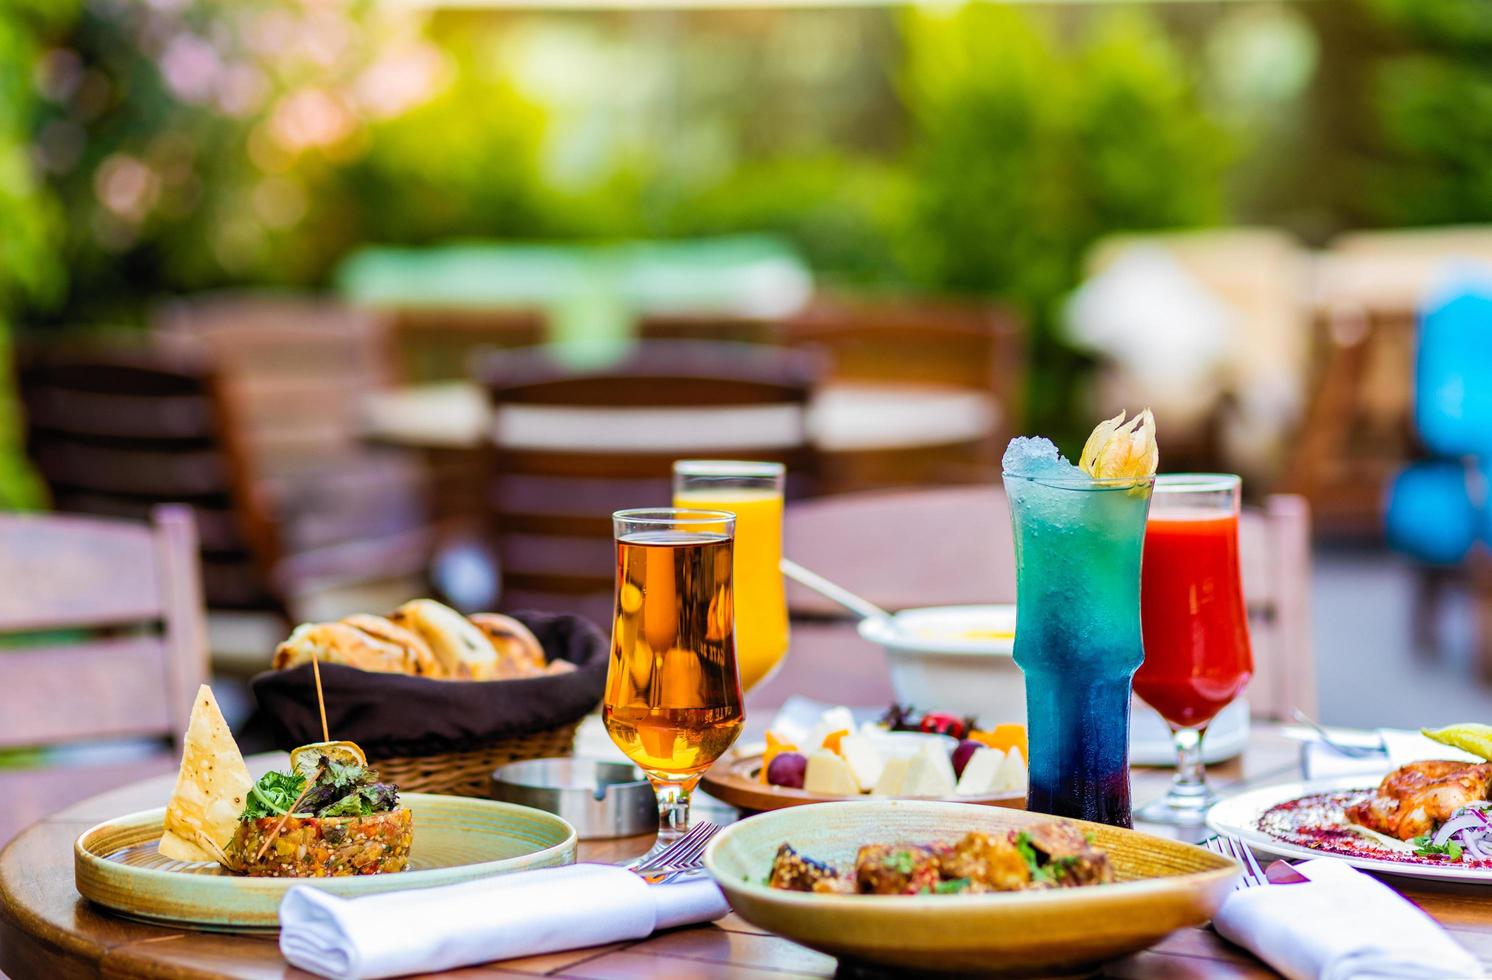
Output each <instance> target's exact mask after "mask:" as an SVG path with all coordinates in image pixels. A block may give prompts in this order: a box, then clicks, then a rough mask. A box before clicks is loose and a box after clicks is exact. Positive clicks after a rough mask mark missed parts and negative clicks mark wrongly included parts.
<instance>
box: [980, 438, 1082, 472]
mask: <svg viewBox="0 0 1492 980" xmlns="http://www.w3.org/2000/svg"><path fill="white" fill-rule="evenodd" d="M1000 462H1001V465H1002V466H1003V468H1004V470H1005V472H1006V473H1010V474H1013V475H1015V476H1030V477H1060V478H1062V479H1077V480H1081V479H1085V474H1084V473H1083V471H1082V470H1081V469H1079V468H1078V467H1076V466H1074V465H1073V464H1071V463H1069V462H1068V461H1067V460H1065V459H1063V458H1062V454H1061V453H1059V452H1058V451H1057V447H1056V446H1055V445H1053V444H1052V440H1050V439H1047V438H1045V437H1043V436H1018V437H1017V438H1015V439H1012V440H1010V445H1008V446H1006V447H1005V457H1004V458H1003V459H1002V460H1001V461H1000Z"/></svg>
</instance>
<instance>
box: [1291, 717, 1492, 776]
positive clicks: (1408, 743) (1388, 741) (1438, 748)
mask: <svg viewBox="0 0 1492 980" xmlns="http://www.w3.org/2000/svg"><path fill="white" fill-rule="evenodd" d="M1377 734H1378V736H1379V737H1380V738H1382V740H1383V745H1384V746H1385V747H1386V748H1387V749H1388V754H1387V755H1371V756H1368V757H1367V758H1365V759H1357V758H1353V757H1351V756H1346V755H1343V754H1342V753H1340V752H1338V751H1336V750H1335V749H1333V748H1332V747H1331V746H1329V745H1327V744H1326V743H1325V742H1319V741H1310V742H1306V743H1305V746H1304V747H1303V748H1302V750H1301V758H1300V768H1301V771H1302V772H1304V773H1305V777H1306V778H1307V779H1328V778H1332V777H1335V776H1357V775H1362V776H1382V775H1384V774H1385V773H1387V772H1389V771H1390V770H1393V769H1397V768H1399V767H1400V766H1403V765H1407V764H1409V763H1411V762H1417V761H1419V760H1421V759H1458V760H1461V761H1463V762H1481V761H1482V760H1481V759H1479V758H1477V757H1476V756H1474V755H1470V754H1468V753H1466V752H1462V751H1461V750H1460V749H1453V748H1451V747H1450V746H1449V745H1441V744H1440V743H1439V742H1436V741H1432V740H1431V739H1428V738H1426V737H1425V736H1423V735H1421V734H1420V733H1419V732H1415V731H1409V730H1407V729H1402V728H1380V729H1378V733H1377ZM1342 741H1343V742H1345V743H1348V744H1353V745H1356V744H1359V740H1357V739H1353V738H1351V736H1348V735H1344V736H1343V738H1342ZM1374 741H1376V740H1374Z"/></svg>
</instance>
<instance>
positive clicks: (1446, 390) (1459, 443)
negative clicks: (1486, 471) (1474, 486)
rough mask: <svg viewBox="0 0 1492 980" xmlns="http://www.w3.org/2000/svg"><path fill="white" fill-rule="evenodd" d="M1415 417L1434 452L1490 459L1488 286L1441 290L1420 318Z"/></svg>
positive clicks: (1491, 313) (1491, 299) (1491, 292)
mask: <svg viewBox="0 0 1492 980" xmlns="http://www.w3.org/2000/svg"><path fill="white" fill-rule="evenodd" d="M1415 376H1416V377H1415V380H1416V384H1415V392H1414V421H1415V426H1416V428H1417V429H1418V430H1419V434H1420V438H1421V439H1422V440H1424V443H1425V445H1426V446H1427V447H1429V449H1430V450H1431V451H1432V452H1434V453H1435V454H1436V455H1438V456H1476V457H1478V458H1481V459H1487V458H1492V284H1489V283H1488V282H1487V281H1486V279H1485V278H1483V279H1481V281H1479V282H1478V283H1477V284H1475V285H1471V286H1468V285H1466V284H1464V283H1463V284H1461V285H1459V286H1458V287H1456V288H1455V289H1454V290H1452V291H1445V292H1441V293H1440V296H1439V298H1437V299H1435V300H1432V302H1431V303H1430V305H1427V306H1426V307H1425V309H1424V311H1423V312H1422V314H1421V317H1420V335H1419V354H1418V357H1417V363H1416V369H1415Z"/></svg>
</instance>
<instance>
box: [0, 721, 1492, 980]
mask: <svg viewBox="0 0 1492 980" xmlns="http://www.w3.org/2000/svg"><path fill="white" fill-rule="evenodd" d="M282 761H283V755H281V754H277V753H271V754H265V755H259V756H252V757H250V758H249V759H248V762H249V766H250V769H251V770H252V771H255V772H259V771H262V770H264V769H265V768H268V767H270V766H272V765H274V764H276V763H279V762H282ZM1298 762H1299V744H1298V743H1296V742H1293V741H1290V740H1288V739H1286V738H1285V737H1284V736H1283V735H1281V734H1280V732H1279V730H1278V729H1276V728H1273V727H1261V728H1259V729H1256V730H1255V732H1254V734H1253V736H1252V738H1251V740H1250V743H1249V747H1248V750H1247V751H1246V752H1245V754H1244V755H1243V757H1241V758H1240V759H1235V760H1233V761H1231V762H1228V763H1225V764H1223V765H1220V766H1215V767H1213V769H1212V771H1211V773H1210V774H1209V775H1210V777H1211V778H1212V779H1213V780H1214V781H1215V783H1216V785H1217V786H1218V788H1219V789H1221V790H1224V791H1225V792H1226V791H1229V790H1238V789H1242V788H1245V787H1248V786H1252V785H1261V784H1266V783H1271V782H1276V781H1281V780H1285V779H1288V778H1294V777H1295V776H1296V774H1297V772H1298ZM174 778H175V777H174V776H163V777H158V778H155V779H150V780H146V781H143V782H139V783H135V784H133V785H131V786H128V787H125V788H123V789H119V790H116V791H114V792H110V793H105V794H103V795H101V796H96V797H94V798H92V799H90V800H87V801H85V802H83V803H80V804H78V805H76V806H73V807H70V808H68V809H66V810H63V811H61V812H59V813H57V814H56V815H55V816H53V817H51V818H50V819H48V820H45V821H43V822H41V823H39V824H37V825H35V826H34V827H32V828H30V829H29V830H27V831H25V832H24V833H22V834H21V835H20V836H19V837H17V838H16V839H15V841H14V842H13V843H12V844H11V845H10V846H9V847H7V848H6V849H5V851H4V852H3V853H0V900H3V901H0V970H4V972H6V973H7V974H9V975H10V976H11V977H13V978H16V980H21V978H27V977H41V976H57V977H92V976H109V977H162V978H173V980H209V978H211V980H217V978H225V977H232V978H255V980H257V978H263V980H269V978H291V977H297V978H304V977H309V974H306V973H303V972H302V971H299V970H296V969H293V968H291V967H290V966H288V965H287V964H286V963H285V962H284V960H283V959H282V958H281V957H280V953H279V947H278V945H277V944H276V942H275V940H274V938H273V937H268V936H234V935H221V934H214V933H205V932H193V931H189V930H182V929H171V928H166V927H162V926H153V925H145V924H142V923H135V922H130V921H127V920H125V919H121V918H117V917H115V916H113V915H110V914H108V913H105V912H102V911H100V910H98V909H96V908H94V907H93V906H91V905H90V904H89V903H88V902H86V901H84V900H83V899H82V898H81V897H80V896H79V895H78V893H77V891H76V889H75V888H74V887H73V873H72V844H73V841H74V840H75V839H76V838H77V836H78V835H79V834H80V833H82V832H83V831H84V830H86V829H88V827H90V826H92V825H93V824H95V823H97V822H99V821H101V820H106V819H109V818H111V817H116V816H119V815H120V814H123V813H129V812H132V811H135V810H141V809H145V808H148V807H152V806H159V805H160V804H161V802H162V801H163V800H165V799H166V798H167V796H168V795H169V794H170V791H171V786H172V784H173V781H174ZM1169 779H1170V773H1169V772H1168V771H1166V770H1159V769H1136V770H1135V773H1134V791H1135V798H1136V799H1137V800H1140V801H1144V800H1148V799H1150V798H1152V797H1157V796H1160V795H1161V794H1162V793H1164V792H1165V787H1166V783H1167V781H1168V780H1169ZM696 810H697V812H698V813H700V814H701V815H707V816H709V817H710V818H712V819H715V820H717V821H721V820H731V819H734V818H735V814H734V811H731V810H730V809H729V808H727V807H724V806H723V805H722V804H719V803H717V802H715V801H711V800H708V799H702V800H700V801H699V803H698V804H697V806H696ZM1141 829H1145V830H1149V831H1151V832H1155V833H1171V831H1169V830H1167V829H1164V828H1158V827H1150V826H1143V827H1142V828H1141ZM649 843H650V841H649V840H648V838H646V837H637V838H628V839H623V840H616V841H598V842H594V843H589V844H582V845H581V848H580V858H581V860H586V861H621V860H624V859H626V858H629V857H631V856H633V855H635V854H639V853H641V852H642V851H643V850H645V849H646V848H647V846H648V844H649ZM1396 887H1400V890H1401V891H1403V893H1404V894H1405V895H1406V896H1408V897H1409V898H1411V899H1412V900H1413V901H1415V902H1416V903H1418V904H1419V905H1421V906H1422V907H1423V908H1424V909H1425V910H1426V911H1428V912H1429V913H1430V914H1431V915H1433V916H1435V917H1436V918H1437V919H1439V920H1440V921H1441V922H1442V923H1444V924H1445V925H1446V926H1447V927H1449V928H1450V929H1451V930H1452V932H1453V933H1454V934H1455V936H1456V938H1457V939H1458V940H1460V941H1461V942H1462V943H1464V944H1465V945H1466V946H1467V947H1468V948H1470V949H1471V950H1472V951H1473V952H1474V953H1476V954H1477V955H1478V956H1479V957H1481V958H1482V960H1483V962H1484V963H1485V964H1487V965H1489V966H1492V896H1489V895H1488V894H1487V889H1485V888H1477V887H1466V886H1450V887H1445V886H1432V885H1426V884H1422V883H1409V882H1407V881H1406V882H1404V883H1396ZM835 968H836V963H835V961H834V960H833V959H832V958H830V957H828V956H825V955H823V954H821V953H817V952H814V951H812V950H809V949H806V948H804V947H802V946H799V945H797V944H796V943H792V942H789V941H788V940H786V939H782V938H779V937H777V936H773V935H770V934H767V933H764V932H762V931H761V930H759V929H757V928H756V927H754V926H752V925H751V924H749V923H747V922H745V921H744V920H742V919H741V918H739V917H738V916H736V915H734V914H732V915H730V916H727V917H726V918H724V919H721V920H720V921H719V922H715V923H712V924H709V925H702V926H692V927H689V928H684V929H676V930H673V931H671V932H667V933H663V934H661V935H658V936H654V937H652V938H650V939H645V940H640V941H636V942H625V943H614V944H611V945H609V946H602V947H597V948H594V949H582V950H573V951H568V952H562V953H553V954H549V955H545V956H535V957H528V958H525V959H520V960H509V961H507V962H504V963H498V964H492V965H489V966H480V967H471V968H468V969H464V970H460V971H457V972H454V973H451V974H448V975H449V976H461V977H534V976H554V977H575V978H610V977H616V978H626V977H637V976H680V975H689V976H695V977H706V978H712V977H730V978H737V977H740V978H750V977H758V976H760V977H763V978H765V977H768V976H771V977H779V978H780V977H784V976H785V977H831V976H833V975H834V971H835ZM1101 975H1103V976H1108V977H1156V976H1166V977H1186V978H1212V977H1217V978H1223V977H1226V978H1230V980H1233V978H1251V977H1260V978H1263V977H1270V976H1274V975H1275V974H1274V973H1273V971H1271V970H1269V969H1268V968H1267V967H1265V966H1264V965H1263V964H1261V963H1260V962H1259V961H1258V960H1256V959H1255V958H1254V957H1253V956H1251V955H1250V954H1249V953H1247V952H1245V951H1243V950H1241V949H1238V948H1237V947H1234V946H1231V945H1229V944H1228V943H1226V942H1224V941H1223V940H1221V939H1220V938H1218V936H1217V935H1216V934H1215V933H1214V932H1212V930H1211V929H1210V928H1202V929H1185V930H1182V931H1180V932H1177V933H1174V934H1173V935H1171V936H1169V937H1168V938H1166V939H1165V940H1164V941H1163V942H1161V943H1159V944H1157V945H1156V946H1155V947H1153V948H1151V949H1149V950H1147V951H1145V952H1143V953H1140V954H1138V955H1135V956H1132V957H1129V958H1127V959H1124V960H1121V961H1119V962H1117V963H1113V964H1110V965H1109V966H1108V967H1106V968H1105V969H1104V971H1103V972H1102V974H1101Z"/></svg>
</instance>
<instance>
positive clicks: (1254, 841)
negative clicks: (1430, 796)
mask: <svg viewBox="0 0 1492 980" xmlns="http://www.w3.org/2000/svg"><path fill="white" fill-rule="evenodd" d="M1377 785H1378V780H1377V779H1374V778H1372V777H1371V776H1369V777H1367V778H1364V777H1363V776H1361V775H1357V776H1341V777H1338V778H1335V779H1318V780H1313V781H1310V782H1295V783H1280V784H1278V785H1275V786H1265V787H1263V788H1261V789H1255V790H1250V791H1248V792H1247V793H1240V794H1238V795H1237V796H1230V797H1228V798H1227V799H1225V800H1221V801H1219V802H1218V803H1216V804H1214V805H1213V807H1212V809H1211V810H1209V811H1207V826H1208V827H1210V828H1211V829H1212V830H1213V831H1214V832H1216V833H1219V834H1231V835H1233V836H1234V837H1237V838H1239V839H1240V840H1242V841H1243V842H1244V843H1245V844H1247V845H1248V846H1249V847H1250V848H1252V849H1253V850H1255V851H1258V852H1259V853H1260V854H1268V855H1270V856H1271V857H1280V858H1290V859H1292V860H1311V859H1314V858H1319V857H1334V858H1337V859H1338V860H1341V861H1345V862H1347V863H1348V864H1350V865H1352V866H1353V867H1354V868H1361V869H1362V870H1363V871H1372V872H1375V873H1377V874H1390V875H1402V876H1404V877H1407V878H1429V879H1437V880H1441V881H1447V880H1448V881H1474V882H1481V883H1483V884H1486V883H1489V882H1492V868H1486V867H1483V868H1468V867H1464V866H1458V865H1455V864H1450V863H1446V864H1417V863H1414V862H1412V861H1394V860H1385V859H1380V858H1372V857H1364V856H1358V855H1353V854H1341V853H1337V852H1335V851H1331V852H1326V851H1318V850H1315V849H1313V848H1309V847H1303V846H1301V845H1299V844H1293V843H1290V842H1288V841H1283V840H1280V839H1279V838H1277V837H1273V836H1271V835H1270V834H1267V833H1265V832H1264V831H1262V830H1260V829H1259V818H1260V817H1262V816H1263V815H1264V813H1265V811H1267V810H1269V809H1270V808H1272V807H1276V806H1279V805H1280V804H1281V803H1288V802H1290V801H1291V800H1298V799H1300V798H1301V797H1303V796H1313V795H1315V794H1317V793H1339V792H1343V791H1347V790H1371V789H1373V788H1375V787H1376V786H1377ZM1343 823H1345V819H1344V820H1343Z"/></svg>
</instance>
